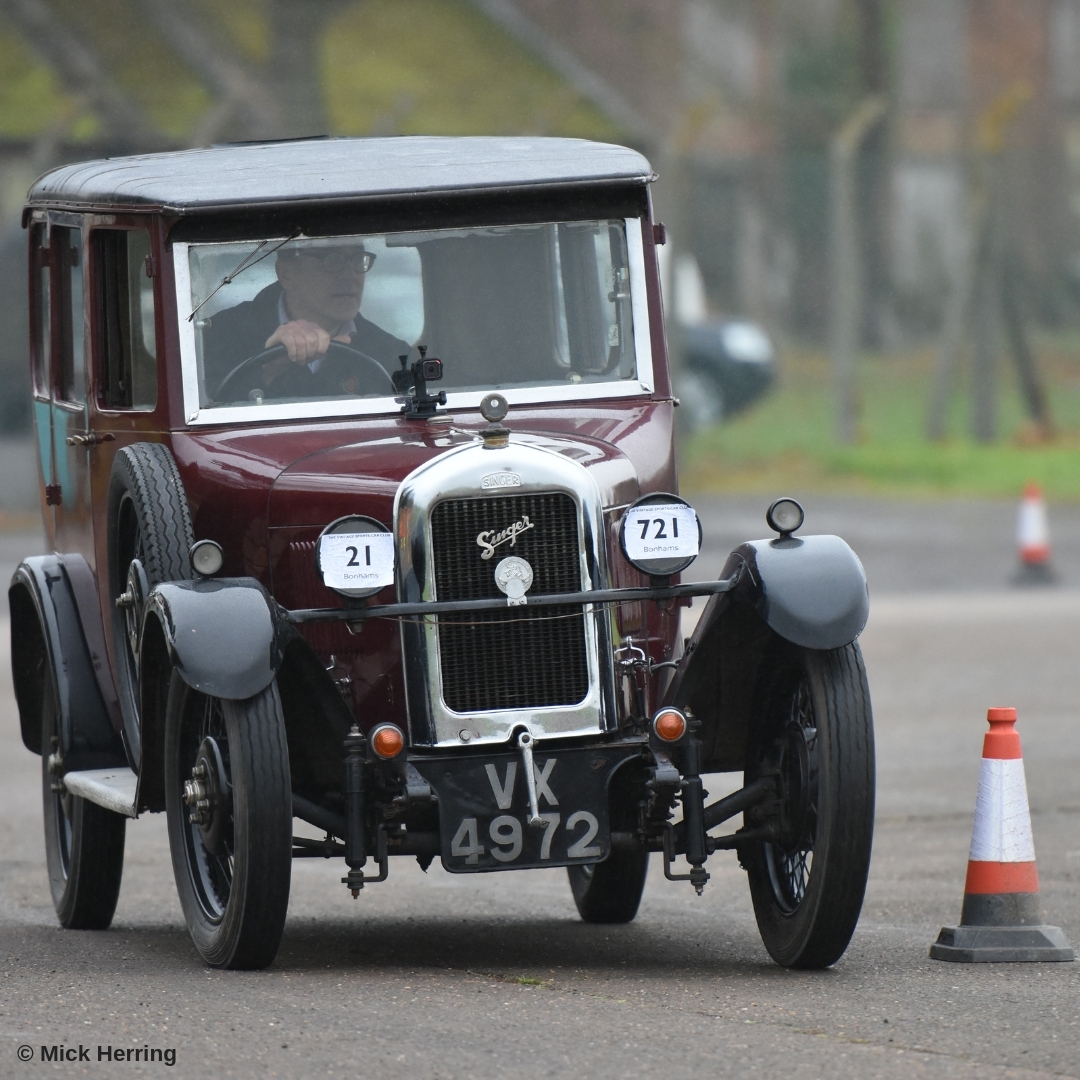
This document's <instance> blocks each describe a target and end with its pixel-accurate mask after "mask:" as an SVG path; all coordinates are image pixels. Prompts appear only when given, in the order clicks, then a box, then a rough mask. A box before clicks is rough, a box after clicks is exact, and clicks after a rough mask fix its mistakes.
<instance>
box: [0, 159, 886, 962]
mask: <svg viewBox="0 0 1080 1080" xmlns="http://www.w3.org/2000/svg"><path fill="white" fill-rule="evenodd" d="M653 179H654V176H653V174H652V170H651V168H650V166H649V164H648V162H647V161H646V160H645V159H644V158H642V157H641V156H640V155H639V154H637V153H635V152H634V151H631V150H627V149H625V148H622V147H618V146H607V145H600V144H596V143H590V142H583V141H577V140H564V139H510V138H503V139H496V138H491V139H480V138H472V139H444V138H399V139H340V140H333V139H331V140H321V141H298V142H286V143H276V144H261V145H245V146H235V147H216V148H213V149H207V150H193V151H187V152H180V153H170V154H158V155H149V156H143V157H131V158H118V159H110V160H105V161H92V162H86V163H82V164H77V165H71V166H66V167H64V168H61V169H58V170H56V171H54V172H51V173H49V174H47V175H46V176H44V177H42V178H41V179H40V180H39V181H37V183H36V184H35V185H34V186H33V188H32V190H31V192H30V195H29V200H28V202H27V205H26V209H25V213H24V217H23V221H24V224H25V226H26V228H27V230H28V239H29V275H28V281H29V287H30V294H31V321H32V351H31V358H30V362H31V367H32V371H33V386H34V410H35V417H36V425H37V445H38V450H39V454H40V467H41V486H42V510H43V513H44V518H45V525H46V531H47V537H48V549H49V551H50V552H51V554H43V555H35V556H33V557H30V558H27V559H26V560H25V561H24V562H23V563H22V565H21V566H20V567H19V569H18V571H17V572H16V574H15V577H14V579H13V581H12V584H11V587H10V592H9V597H10V606H11V617H12V665H13V670H14V678H15V688H16V694H17V697H18V704H19V713H20V721H21V725H22V737H23V741H24V743H25V745H26V746H27V748H28V749H30V750H31V751H33V752H34V753H39V754H41V756H42V777H43V790H44V801H45V831H46V847H47V852H48V865H49V875H50V878H51V884H52V893H53V898H54V901H55V905H56V910H57V913H58V915H59V918H60V921H61V923H62V924H63V925H64V926H67V927H84V928H95V927H97V928H100V927H105V926H107V925H108V924H109V922H110V920H111V918H112V915H113V911H114V909H115V905H116V901H117V896H118V892H119V888H120V879H121V872H122V866H123V853H124V832H125V824H126V821H127V818H129V817H137V816H138V815H139V814H141V813H143V812H145V811H150V812H154V811H162V810H163V811H165V812H166V814H167V817H168V825H169V837H170V844H171V849H172V861H173V867H174V871H175V876H176V882H177V887H178V890H179V894H180V899H181V903H182V906H183V910H184V913H185V917H186V919H187V923H188V927H189V929H190V932H191V936H192V938H193V940H194V943H195V945H196V947H197V949H198V951H199V953H200V954H201V955H202V956H203V958H204V959H205V960H206V962H207V963H209V964H213V965H218V966H223V967H236V968H251V967H259V966H263V965H266V964H268V963H270V962H271V961H272V959H273V958H274V955H275V953H276V950H277V948H278V944H279V942H280V939H281V936H282V932H283V928H284V925H285V916H286V910H287V907H288V900H289V878H290V864H291V860H292V859H293V858H298V857H316V858H334V857H338V858H343V860H344V864H345V867H346V873H345V876H344V877H343V879H342V880H343V882H344V883H345V885H346V886H347V887H348V889H350V890H351V891H352V894H353V896H357V895H358V894H359V892H360V890H361V889H362V888H363V887H364V886H365V885H367V884H369V883H371V882H373V881H382V880H383V879H385V878H386V876H387V874H388V872H389V865H390V857H391V856H409V857H413V858H416V859H418V860H419V861H420V863H421V865H422V866H424V867H426V866H427V865H428V864H429V863H430V862H431V861H432V860H433V859H434V858H436V857H438V858H440V859H441V861H442V864H443V866H444V867H445V868H446V870H448V871H450V872H452V873H474V872H482V871H494V870H513V869H526V868H538V867H550V866H566V867H567V868H568V873H569V877H570V885H571V888H572V890H573V895H574V899H575V901H576V903H577V907H578V910H579V911H580V913H581V915H582V917H583V918H584V919H586V920H588V921H590V922H598V923H603V922H621V921H626V920H629V919H632V918H633V917H634V915H635V913H636V911H637V908H638V902H639V900H640V897H641V893H642V889H643V887H644V883H645V876H646V870H647V867H648V862H649V857H650V852H658V853H662V857H663V865H664V871H665V873H666V874H667V876H668V877H669V878H671V879H672V880H688V881H689V882H690V883H691V884H692V885H693V886H694V887H695V888H696V889H697V890H698V892H699V893H700V892H701V889H702V887H703V885H704V884H705V882H706V880H707V879H708V877H709V875H708V873H707V872H706V870H705V868H704V867H705V863H706V861H707V859H708V858H709V857H710V856H711V855H712V853H713V852H715V851H718V850H722V849H734V850H735V851H736V852H737V853H738V858H739V860H740V861H741V863H742V865H743V866H744V867H745V868H746V870H747V872H748V875H749V881H750V888H751V892H752V895H753V900H754V906H755V910H756V912H757V917H758V922H759V926H760V929H761V933H762V937H763V939H764V941H765V944H766V946H767V948H768V950H769V952H770V953H771V954H772V956H773V957H774V958H775V959H776V960H777V961H778V962H779V963H781V964H784V965H788V966H802V967H820V966H824V965H828V964H831V963H833V962H834V961H836V960H837V959H838V958H839V957H840V956H841V954H842V953H843V951H844V949H845V948H846V947H847V944H848V941H849V940H850V937H851V934H852V932H853V930H854V927H855V923H856V920H857V918H858V914H859V910H860V907H861V903H862V897H863V891H864V887H865V882H866V874H867V868H868V864H869V858H870V845H871V835H872V818H873V802H874V795H873V793H874V758H873V731H872V721H871V714H870V702H869V695H868V691H867V686H866V678H865V674H864V670H863V666H862V662H861V659H860V654H859V649H858V645H857V644H856V638H857V636H858V634H859V633H860V632H861V630H862V628H863V626H864V624H865V621H866V617H867V611H868V601H867V591H866V582H865V578H864V575H863V572H862V568H861V566H860V564H859V562H858V560H857V559H856V557H855V556H854V554H853V553H852V552H851V550H850V548H848V546H847V545H846V544H845V543H844V542H843V541H842V540H840V539H839V538H838V537H834V536H802V537H799V536H794V535H793V533H794V532H795V531H796V530H797V529H798V528H799V526H800V525H801V523H802V516H803V515H802V510H801V508H800V507H799V506H798V504H797V503H795V502H794V501H792V500H790V499H781V500H778V501H777V502H776V503H774V504H773V506H772V507H771V508H770V510H769V514H768V522H769V525H770V527H771V528H773V529H774V531H775V532H777V533H778V534H779V535H778V536H777V537H776V538H774V539H766V540H757V541H752V542H749V543H746V544H744V545H742V546H740V547H739V548H737V549H736V550H735V551H733V552H732V554H731V557H730V559H729V561H728V562H727V565H726V568H725V570H724V572H723V575H722V577H721V578H720V579H719V580H715V581H708V582H704V583H698V584H680V583H679V580H680V579H679V573H680V571H682V570H684V569H685V568H686V567H687V566H688V565H689V564H690V563H691V562H692V560H693V558H694V557H695V555H696V554H697V551H698V547H699V544H700V539H701V538H700V525H699V523H698V520H697V516H696V514H695V513H694V511H693V509H692V508H691V507H690V506H689V505H688V504H687V503H686V502H685V501H683V500H682V499H680V498H679V497H678V495H677V494H675V493H676V491H677V480H676V472H675V456H674V449H673V427H674V424H673V411H674V407H675V406H676V405H677V404H678V402H676V401H674V400H673V399H672V396H671V392H670V389H669V380H668V370H667V360H666V353H665V345H664V331H663V322H662V314H661V303H660V294H659V282H658V276H657V261H656V247H655V246H656V244H658V243H662V242H663V227H662V226H661V225H658V224H654V223H653V220H652V213H651V204H650V195H649V191H650V186H649V185H650V182H651V181H652V180H653ZM436 382H437V383H438V385H437V386H434V385H433V384H434V383H436ZM436 390H437V391H438V392H437V393H436V392H435V391H436ZM690 597H702V598H706V600H707V604H706V607H705V610H704V613H703V615H702V617H701V619H700V621H699V622H698V624H697V628H696V630H695V631H694V634H693V636H692V637H691V638H689V639H688V640H687V641H686V642H684V641H683V639H682V637H681V635H680V633H679V620H680V614H681V609H682V608H683V607H684V606H685V605H686V604H687V603H689V599H688V598H690ZM722 771H741V772H742V773H743V776H744V786H743V787H742V788H741V789H740V790H739V791H738V792H736V793H735V794H733V795H730V796H728V797H726V798H723V799H720V800H719V801H716V802H712V803H709V802H708V801H707V793H706V792H705V791H704V789H703V786H702V775H703V774H704V773H707V772H722ZM676 811H678V813H677V812H676ZM739 814H742V815H743V818H742V820H743V823H742V825H741V827H740V828H739V829H738V830H737V831H735V832H732V833H729V834H726V835H716V834H715V833H714V831H713V830H715V829H716V827H717V826H719V825H720V824H721V823H723V822H725V821H728V820H729V819H731V818H734V817H736V816H737V815H739ZM296 819H299V820H300V821H302V822H306V823H307V824H308V825H309V826H314V827H315V829H314V830H312V829H310V828H307V829H305V828H300V829H298V830H297V829H294V820H296ZM295 831H299V832H301V833H303V832H305V831H306V832H307V834H308V835H307V836H294V832H295ZM312 832H317V833H318V834H319V835H317V836H312V835H311V833H312ZM677 869H680V870H681V872H678V873H676V870H677Z"/></svg>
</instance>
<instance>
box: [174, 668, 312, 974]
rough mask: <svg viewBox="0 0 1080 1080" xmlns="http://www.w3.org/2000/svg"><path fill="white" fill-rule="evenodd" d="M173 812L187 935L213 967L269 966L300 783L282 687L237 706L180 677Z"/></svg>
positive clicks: (284, 895)
mask: <svg viewBox="0 0 1080 1080" xmlns="http://www.w3.org/2000/svg"><path fill="white" fill-rule="evenodd" d="M165 809H166V812H167V816H168V821H169V846H170V848H171V851H172V862H173V875H174V876H175V878H176V887H177V892H178V894H179V897H180V905H181V907H182V908H183V910H184V917H185V919H186V921H187V925H188V932H189V933H190V934H191V939H192V941H193V942H194V944H195V947H196V948H197V949H198V951H199V953H200V955H201V956H202V957H203V959H204V960H205V961H206V962H207V963H208V964H210V965H212V966H214V967H225V968H261V967H266V965H267V964H269V963H271V961H272V960H273V959H274V956H275V955H276V954H277V949H278V945H279V943H280V941H281V935H282V933H283V931H284V927H285V915H286V912H287V910H288V906H289V878H290V875H291V872H292V785H291V779H290V772H289V754H288V746H287V743H286V737H285V721H284V715H283V713H282V708H281V698H280V696H279V695H278V689H277V684H276V682H272V683H271V684H270V685H269V686H268V687H266V689H265V690H263V691H261V692H260V693H258V694H256V695H255V696H254V697H251V698H247V699H246V700H243V701H230V700H225V699H222V698H216V697H211V696H209V695H206V694H201V693H199V692H198V691H197V690H193V689H192V688H191V687H190V686H188V685H187V684H186V683H185V682H184V680H183V679H182V678H181V677H180V675H179V674H177V673H176V672H173V675H172V678H171V680H170V683H169V693H168V704H167V706H166V718H165Z"/></svg>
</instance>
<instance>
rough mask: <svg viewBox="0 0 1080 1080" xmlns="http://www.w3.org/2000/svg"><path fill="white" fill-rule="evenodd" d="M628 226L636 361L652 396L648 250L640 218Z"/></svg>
mask: <svg viewBox="0 0 1080 1080" xmlns="http://www.w3.org/2000/svg"><path fill="white" fill-rule="evenodd" d="M623 220H624V221H625V222H626V261H627V262H628V263H629V264H630V314H631V316H632V318H633V323H634V357H635V360H636V362H637V377H638V382H639V383H641V386H642V389H643V390H645V391H646V392H647V393H650V394H651V393H652V391H653V387H654V386H655V385H656V380H655V379H654V378H653V360H652V334H651V333H650V331H649V295H648V290H647V289H646V288H645V247H644V245H643V244H642V242H641V218H624V219H623Z"/></svg>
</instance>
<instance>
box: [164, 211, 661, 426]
mask: <svg viewBox="0 0 1080 1080" xmlns="http://www.w3.org/2000/svg"><path fill="white" fill-rule="evenodd" d="M622 221H623V224H624V228H625V232H626V255H627V261H628V263H629V271H630V313H631V321H632V323H633V329H634V362H635V366H636V371H637V376H636V378H633V379H619V380H611V381H610V382H580V383H567V384H565V385H563V384H552V385H548V386H524V387H506V388H505V389H500V391H499V392H500V393H501V394H502V395H503V397H505V398H506V400H507V401H508V402H509V403H510V404H511V405H527V404H548V403H553V404H554V403H558V402H563V401H595V400H598V399H602V398H625V397H641V396H647V395H650V394H651V393H652V392H653V388H654V387H655V385H656V383H655V379H654V375H653V357H652V337H651V333H650V320H649V305H648V296H647V292H646V278H645V248H644V243H643V239H642V230H643V227H644V225H645V224H647V222H645V219H643V218H641V217H626V218H623V219H622ZM562 223H563V222H562V220H558V221H553V222H544V223H543V224H562ZM507 224H508V225H509V226H513V224H514V223H513V222H508V223H507ZM528 224H529V225H533V224H537V223H535V222H528ZM286 235H287V234H285V235H281V236H277V237H266V238H265V239H266V240H267V241H268V243H269V244H271V245H272V244H274V243H278V242H280V241H282V240H284V239H285V238H286ZM357 235H361V234H357ZM260 239H264V238H262V237H260ZM210 242H212V241H199V242H198V243H197V244H196V245H194V246H202V245H203V244H205V243H210ZM222 242H226V241H222ZM192 246H193V245H192V244H191V243H189V242H187V241H176V242H175V243H174V244H173V245H172V258H173V273H174V276H175V282H176V300H177V310H178V312H186V311H190V310H191V306H192V298H191V270H190V262H189V258H188V253H189V250H190V248H191V247H192ZM185 305H186V306H185ZM177 323H178V327H177V329H178V334H179V338H180V364H181V375H182V383H183V392H184V417H185V419H186V421H187V423H188V425H189V426H192V427H208V426H214V427H218V426H222V425H227V424H241V423H242V424H251V423H259V422H262V423H265V422H273V421H290V420H313V419H321V418H326V419H336V418H348V417H363V416H394V415H395V414H400V412H401V405H400V404H398V403H397V402H395V401H394V399H393V397H392V396H390V395H389V394H388V395H387V396H386V397H378V398H357V399H348V398H346V399H342V398H334V399H328V400H313V401H291V402H281V403H264V404H262V405H240V406H215V407H209V408H203V407H202V406H201V405H200V401H199V376H198V367H197V362H196V352H195V327H194V324H193V323H192V322H191V321H189V320H188V319H186V318H183V317H180V318H178V320H177ZM485 392H486V391H483V390H448V391H447V393H446V399H447V400H446V412H447V413H448V414H449V413H452V412H453V411H454V410H455V409H466V410H470V409H479V407H480V402H481V401H482V400H483V398H484V394H485Z"/></svg>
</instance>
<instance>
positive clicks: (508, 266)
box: [181, 219, 637, 408]
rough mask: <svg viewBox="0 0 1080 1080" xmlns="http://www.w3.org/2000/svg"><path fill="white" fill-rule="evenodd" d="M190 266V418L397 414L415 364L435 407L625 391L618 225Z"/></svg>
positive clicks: (307, 242)
mask: <svg viewBox="0 0 1080 1080" xmlns="http://www.w3.org/2000/svg"><path fill="white" fill-rule="evenodd" d="M188 258H189V269H190V280H191V296H190V298H188V297H181V304H182V305H183V304H188V306H187V308H186V310H185V311H184V314H187V313H188V312H192V313H193V315H192V318H191V322H192V324H193V325H194V329H195V352H196V358H197V363H198V372H199V397H200V406H201V407H202V408H213V407H215V406H237V405H251V404H256V405H257V404H263V403H270V402H275V403H282V402H289V401H297V402H303V401H310V400H312V399H333V398H349V397H387V398H393V397H395V396H401V395H402V394H405V393H407V392H408V390H409V388H410V387H411V385H412V379H411V375H410V373H409V368H410V367H411V365H412V364H413V363H414V362H415V361H416V360H418V359H419V358H420V356H421V354H422V353H424V354H426V356H427V357H429V358H430V357H435V358H438V359H440V360H441V361H442V363H443V380H442V382H441V383H440V384H439V386H438V387H435V388H433V389H442V390H446V391H447V392H453V391H455V390H476V391H480V392H483V391H487V390H492V389H504V388H510V387H530V386H537V387H542V386H551V385H557V384H563V385H565V384H573V383H596V382H619V381H624V380H632V379H635V378H636V377H637V371H636V367H635V358H634V339H633V320H632V315H631V297H630V274H629V268H628V262H627V245H626V224H625V222H624V221H623V220H621V219H614V220H606V221H580V222H579V221H575V222H564V223H556V224H542V225H515V226H505V227H497V228H474V229H455V230H441V231H435V232H425V233H390V234H384V235H377V236H371V235H367V236H360V235H357V236H335V237H320V238H309V237H303V236H297V237H293V238H285V237H278V238H276V239H268V240H265V241H261V242H260V241H250V242H238V243H207V244H192V245H191V246H190V248H189V250H188ZM188 301H190V303H188ZM391 407H392V406H391Z"/></svg>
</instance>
